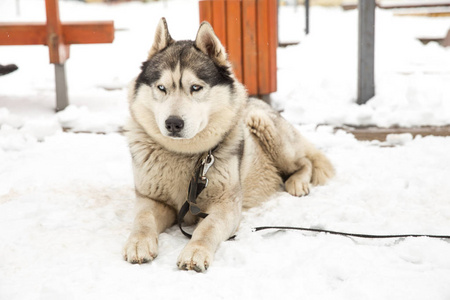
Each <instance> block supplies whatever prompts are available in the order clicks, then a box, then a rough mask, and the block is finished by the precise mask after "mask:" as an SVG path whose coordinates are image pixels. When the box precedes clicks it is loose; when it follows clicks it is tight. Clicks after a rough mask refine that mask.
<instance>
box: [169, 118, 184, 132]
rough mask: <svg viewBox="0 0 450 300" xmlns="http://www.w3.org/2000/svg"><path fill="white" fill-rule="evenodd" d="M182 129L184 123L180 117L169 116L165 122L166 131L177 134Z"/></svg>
mask: <svg viewBox="0 0 450 300" xmlns="http://www.w3.org/2000/svg"><path fill="white" fill-rule="evenodd" d="M183 127H184V121H183V119H181V118H180V117H177V116H170V117H169V118H168V119H167V120H166V129H167V131H169V132H172V133H177V132H180V131H181V130H182V129H183Z"/></svg>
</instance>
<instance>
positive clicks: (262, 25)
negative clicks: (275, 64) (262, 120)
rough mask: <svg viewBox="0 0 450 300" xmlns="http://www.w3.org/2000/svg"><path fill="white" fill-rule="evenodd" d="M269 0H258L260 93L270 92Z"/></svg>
mask: <svg viewBox="0 0 450 300" xmlns="http://www.w3.org/2000/svg"><path fill="white" fill-rule="evenodd" d="M268 2H269V0H258V1H257V5H256V20H257V21H256V24H257V25H256V26H257V36H258V37H257V45H258V73H257V74H258V94H259V95H264V94H269V93H270V89H269V82H270V79H269V48H270V47H269V24H268V19H269V5H268Z"/></svg>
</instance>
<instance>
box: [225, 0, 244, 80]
mask: <svg viewBox="0 0 450 300" xmlns="http://www.w3.org/2000/svg"><path fill="white" fill-rule="evenodd" d="M226 17H227V20H226V26H227V27H226V33H227V41H226V44H227V53H228V55H229V59H230V61H231V64H232V66H233V70H234V74H235V75H236V77H237V79H238V80H239V81H241V82H242V79H243V77H242V12H241V0H227V2H226Z"/></svg>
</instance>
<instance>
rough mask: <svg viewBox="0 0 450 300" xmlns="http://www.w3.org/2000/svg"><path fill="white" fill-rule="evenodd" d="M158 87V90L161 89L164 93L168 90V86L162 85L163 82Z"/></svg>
mask: <svg viewBox="0 0 450 300" xmlns="http://www.w3.org/2000/svg"><path fill="white" fill-rule="evenodd" d="M157 88H158V90H160V91H161V92H164V93H165V92H166V87H165V86H163V85H161V84H160V85H158V86H157Z"/></svg>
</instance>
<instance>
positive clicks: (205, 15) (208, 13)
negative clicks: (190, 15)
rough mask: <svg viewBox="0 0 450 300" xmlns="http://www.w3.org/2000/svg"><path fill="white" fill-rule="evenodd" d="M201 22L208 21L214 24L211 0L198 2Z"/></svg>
mask: <svg viewBox="0 0 450 300" xmlns="http://www.w3.org/2000/svg"><path fill="white" fill-rule="evenodd" d="M198 9H199V16H200V23H202V22H203V21H207V22H208V23H210V24H212V5H211V1H206V0H202V1H200V2H199V3H198Z"/></svg>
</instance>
